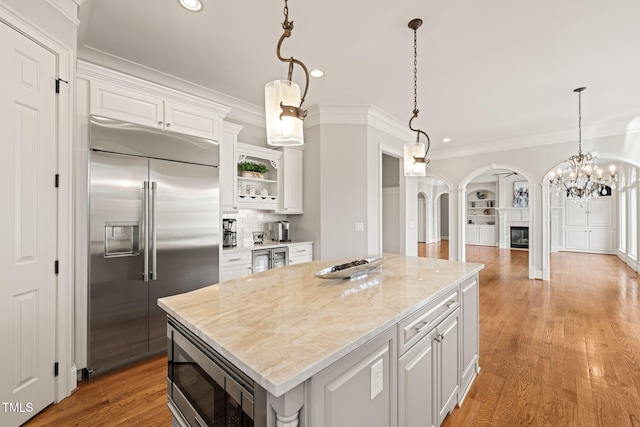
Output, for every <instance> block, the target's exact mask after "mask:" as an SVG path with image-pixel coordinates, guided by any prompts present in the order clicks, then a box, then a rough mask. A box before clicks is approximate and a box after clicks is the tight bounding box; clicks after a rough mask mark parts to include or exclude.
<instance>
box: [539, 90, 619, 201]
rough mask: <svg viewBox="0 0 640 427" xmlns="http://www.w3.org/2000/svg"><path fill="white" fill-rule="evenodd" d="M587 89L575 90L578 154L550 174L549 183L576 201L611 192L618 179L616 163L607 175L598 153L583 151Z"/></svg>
mask: <svg viewBox="0 0 640 427" xmlns="http://www.w3.org/2000/svg"><path fill="white" fill-rule="evenodd" d="M585 89H586V87H579V88H577V89H574V90H573V91H574V92H577V93H578V154H576V155H573V156H571V157H569V159H568V160H565V161H564V166H563V167H561V168H559V169H558V170H557V171H556V172H551V173H550V174H549V183H550V184H551V185H555V187H556V190H557V192H558V194H559V193H560V192H563V193H565V194H566V196H567V198H569V199H571V200H573V201H574V202H576V203H582V202H585V201H587V200H588V199H589V198H591V197H598V196H599V195H600V194H603V195H605V194H609V191H608V190H607V186H609V187H610V188H611V189H615V188H616V182H617V181H618V175H617V174H616V167H615V166H614V165H611V166H610V167H609V175H608V176H606V177H605V176H603V172H602V169H600V168H599V167H598V162H597V154H596V153H583V152H582V91H584V90H585ZM594 174H595V175H597V176H594Z"/></svg>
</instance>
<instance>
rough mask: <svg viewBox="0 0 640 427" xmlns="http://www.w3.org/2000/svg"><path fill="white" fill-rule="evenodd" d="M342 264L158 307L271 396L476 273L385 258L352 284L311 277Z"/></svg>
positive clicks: (456, 265)
mask: <svg viewBox="0 0 640 427" xmlns="http://www.w3.org/2000/svg"><path fill="white" fill-rule="evenodd" d="M350 260H353V258H349V259H346V258H345V259H339V260H330V261H326V260H324V261H313V262H308V263H304V264H300V265H294V266H289V267H284V268H279V269H275V270H269V271H265V272H262V273H258V274H254V275H251V276H247V277H245V278H241V279H235V280H230V281H227V282H223V283H220V284H217V285H213V286H209V287H206V288H203V289H199V290H196V291H193V292H189V293H186V294H181V295H175V296H171V297H167V298H161V299H159V300H158V304H159V306H160V307H161V308H162V309H164V310H165V311H166V312H167V313H168V314H169V316H171V317H173V318H175V319H176V320H177V321H178V322H179V323H180V324H182V325H183V326H185V327H186V328H187V329H188V330H190V331H191V332H193V333H194V334H195V335H196V336H197V337H199V338H200V339H201V340H202V341H204V343H206V344H207V345H209V346H210V347H211V348H213V349H214V350H216V351H217V352H219V353H220V354H221V355H222V356H224V357H225V358H227V359H228V360H229V361H230V362H231V363H233V364H234V365H235V366H236V367H238V368H239V369H240V370H241V371H243V372H244V373H246V374H247V375H248V376H249V377H250V378H251V379H253V380H254V381H255V382H257V383H258V384H260V385H261V386H262V387H264V388H265V389H266V390H267V391H268V392H269V393H271V394H272V395H273V396H276V397H277V396H281V395H283V394H284V393H285V392H287V391H289V390H291V389H293V388H294V387H296V386H298V385H300V384H302V383H303V382H304V381H305V380H307V379H309V378H310V377H312V376H313V375H315V374H316V373H318V372H320V371H321V370H323V369H324V368H326V367H328V366H329V365H331V364H332V363H333V362H335V361H337V360H338V359H340V358H341V357H343V356H345V355H347V354H348V353H349V352H351V351H352V350H354V349H357V348H358V347H359V346H361V345H363V344H364V343H366V342H367V341H369V340H371V339H372V338H374V337H375V336H377V335H378V334H380V333H381V332H383V331H385V330H387V329H388V328H390V327H391V326H393V325H395V324H397V323H398V322H399V321H401V320H402V319H404V318H406V317H407V316H410V315H411V314H412V313H414V312H416V311H417V310H419V309H420V308H421V307H423V306H425V305H426V304H427V303H429V302H430V301H431V300H433V299H434V298H436V297H437V296H440V295H441V294H442V293H443V292H444V291H445V290H446V289H447V288H450V287H452V286H456V285H459V284H460V283H462V281H464V280H465V279H467V278H469V277H472V276H474V275H476V274H477V273H478V272H479V271H480V270H481V269H482V268H483V267H484V266H483V265H482V264H476V263H463V262H457V261H446V260H439V259H431V258H417V257H405V256H400V255H385V262H384V264H383V265H382V267H381V268H380V270H379V271H377V272H372V273H370V274H369V275H368V276H367V277H365V278H362V279H359V280H353V281H350V280H325V279H320V278H317V277H315V276H314V273H315V272H316V271H318V270H321V269H323V268H326V267H329V266H331V265H335V264H340V263H342V262H348V261H350ZM476 326H477V325H476Z"/></svg>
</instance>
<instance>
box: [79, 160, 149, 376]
mask: <svg viewBox="0 0 640 427" xmlns="http://www.w3.org/2000/svg"><path fill="white" fill-rule="evenodd" d="M147 179H148V160H146V159H141V158H137V157H131V156H124V155H118V154H108V153H99V152H92V153H91V171H90V182H91V196H90V199H91V202H90V212H91V214H90V218H91V220H90V232H89V235H90V249H89V250H90V266H89V271H90V286H89V332H88V334H89V336H88V340H89V350H88V369H89V371H92V370H95V369H97V370H101V369H107V368H110V367H113V366H116V365H119V364H122V363H123V362H125V361H127V360H129V359H131V358H136V357H138V356H139V355H140V354H145V353H147V350H148V341H147V334H148V324H147V316H148V308H147V299H148V297H147V295H148V290H147V284H146V283H145V282H144V281H143V280H142V279H143V275H142V273H143V250H144V246H143V241H144V239H143V235H144V233H143V229H144V223H143V217H142V195H143V189H142V188H143V182H144V181H146V180H147ZM136 224H137V227H138V229H137V233H136V232H135V230H134V229H133V228H134V227H135V225H136ZM136 243H137V248H138V251H137V252H136V251H135V250H130V251H127V249H132V248H133V247H134V246H135V245H136Z"/></svg>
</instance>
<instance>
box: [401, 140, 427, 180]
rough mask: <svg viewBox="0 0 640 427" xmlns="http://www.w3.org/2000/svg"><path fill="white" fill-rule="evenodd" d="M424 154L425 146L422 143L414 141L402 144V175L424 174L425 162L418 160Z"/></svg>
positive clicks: (425, 169) (423, 156)
mask: <svg viewBox="0 0 640 427" xmlns="http://www.w3.org/2000/svg"><path fill="white" fill-rule="evenodd" d="M426 155H427V147H426V146H425V145H424V144H422V143H415V142H407V143H406V144H404V176H426V175H427V163H426V162H424V161H419V159H424V158H425V156H426ZM416 159H418V161H416Z"/></svg>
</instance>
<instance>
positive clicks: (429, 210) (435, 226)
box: [416, 174, 455, 259]
mask: <svg viewBox="0 0 640 427" xmlns="http://www.w3.org/2000/svg"><path fill="white" fill-rule="evenodd" d="M452 189H453V186H452V184H451V182H449V181H448V180H447V179H446V178H444V177H442V176H439V175H435V174H429V175H427V176H426V177H422V178H418V185H417V195H416V197H424V201H425V202H424V210H425V214H424V217H425V218H424V227H425V243H426V244H430V243H436V242H439V241H440V240H441V239H442V236H443V235H445V236H446V237H447V238H448V239H449V241H448V259H454V256H453V255H454V254H455V245H453V244H451V243H452V242H453V240H452V239H453V237H452V236H455V223H454V222H453V221H450V215H451V212H454V209H453V198H452V197H450V196H451V194H452ZM420 200H421V199H418V205H419V206H418V216H417V218H418V221H423V220H422V219H421V209H422V208H421V207H420ZM443 218H444V219H443ZM443 224H444V227H446V231H445V232H442V231H441V227H442V226H443ZM420 226H421V224H418V228H420ZM418 232H419V231H418Z"/></svg>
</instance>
